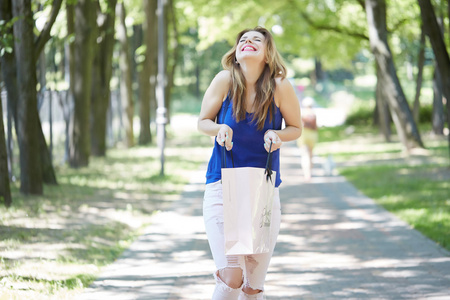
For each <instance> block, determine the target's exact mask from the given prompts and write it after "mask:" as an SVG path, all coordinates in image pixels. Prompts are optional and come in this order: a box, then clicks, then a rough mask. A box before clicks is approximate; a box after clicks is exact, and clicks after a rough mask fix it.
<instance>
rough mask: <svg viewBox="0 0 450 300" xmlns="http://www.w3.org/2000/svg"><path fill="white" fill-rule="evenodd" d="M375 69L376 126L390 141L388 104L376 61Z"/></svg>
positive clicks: (386, 139) (387, 140)
mask: <svg viewBox="0 0 450 300" xmlns="http://www.w3.org/2000/svg"><path fill="white" fill-rule="evenodd" d="M375 64H376V71H377V87H376V93H375V94H376V96H375V98H376V102H377V103H376V109H377V116H378V126H379V127H380V131H381V133H382V134H383V136H384V139H385V141H386V142H391V115H390V113H389V106H388V104H387V103H386V95H385V94H384V87H383V80H382V79H381V72H380V67H379V66H378V63H376V62H375Z"/></svg>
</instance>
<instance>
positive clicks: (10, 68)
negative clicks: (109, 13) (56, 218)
mask: <svg viewBox="0 0 450 300" xmlns="http://www.w3.org/2000/svg"><path fill="white" fill-rule="evenodd" d="M60 7H61V0H55V1H53V3H52V9H51V14H50V17H49V21H48V22H46V24H45V26H44V29H43V30H42V31H41V33H40V35H39V36H38V38H37V39H36V41H35V42H34V53H35V56H34V59H37V56H38V55H39V53H40V51H41V50H42V48H43V46H44V45H45V43H46V42H47V41H48V39H49V38H50V34H49V32H50V30H51V28H52V26H53V24H54V20H55V18H56V15H57V14H58V12H59V9H60ZM0 11H1V12H0V14H1V16H0V17H1V19H2V20H5V21H6V22H7V24H9V23H13V19H12V3H11V1H10V0H5V1H2V2H1V8H0ZM7 27H9V26H7ZM11 36H12V27H11ZM2 64H3V68H2V73H3V77H4V80H5V85H6V90H7V94H8V113H9V114H10V115H12V116H13V119H14V124H15V126H16V134H17V136H18V137H19V135H20V132H19V130H18V127H17V125H18V123H19V120H18V119H17V105H18V104H17V103H18V99H19V89H18V85H17V65H16V53H15V52H14V51H12V52H9V53H8V52H6V53H5V54H4V55H3V56H2ZM29 109H31V110H34V114H36V115H37V117H36V120H37V122H38V124H37V125H36V127H37V128H38V133H37V138H38V141H39V149H38V151H36V153H39V155H40V160H41V165H42V177H43V180H44V182H45V183H49V184H56V175H55V171H54V168H53V163H52V160H51V156H50V152H49V149H48V146H47V142H46V141H45V137H44V133H43V132H42V126H41V121H40V119H39V115H38V111H37V107H36V108H33V107H30V108H29ZM19 138H20V137H19Z"/></svg>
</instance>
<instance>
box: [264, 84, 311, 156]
mask: <svg viewBox="0 0 450 300" xmlns="http://www.w3.org/2000/svg"><path fill="white" fill-rule="evenodd" d="M276 84H277V87H276V89H275V104H276V105H277V106H278V107H279V108H280V111H281V114H282V116H283V118H284V122H285V124H286V127H285V128H284V129H282V130H268V132H267V133H266V134H265V135H264V140H265V144H266V150H269V147H268V145H269V144H270V141H272V142H273V145H272V151H275V150H277V149H278V148H280V147H281V142H288V141H293V140H296V139H298V138H299V137H300V135H301V134H302V122H301V112H300V105H299V103H298V99H297V95H296V94H295V91H294V88H293V87H292V85H291V83H290V82H289V80H287V79H281V78H276Z"/></svg>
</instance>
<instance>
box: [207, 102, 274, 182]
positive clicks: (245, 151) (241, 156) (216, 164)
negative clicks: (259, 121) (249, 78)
mask: <svg viewBox="0 0 450 300" xmlns="http://www.w3.org/2000/svg"><path fill="white" fill-rule="evenodd" d="M227 106H228V108H226V107H227ZM232 106H233V102H232V101H231V100H230V99H229V97H228V96H227V98H226V99H225V101H223V103H222V107H221V108H220V111H219V113H218V115H217V116H218V117H217V123H220V124H227V125H228V126H230V128H231V129H233V160H234V167H236V168H237V167H258V168H265V167H266V162H267V151H266V149H265V148H264V133H265V132H266V131H267V130H268V129H275V130H280V129H281V123H282V116H281V112H280V109H279V108H278V107H277V106H276V105H274V107H275V114H274V117H275V122H274V123H275V128H273V122H272V121H271V120H270V116H267V118H266V122H265V123H264V128H263V129H262V130H258V128H257V126H256V122H253V121H252V118H253V114H251V113H246V118H245V120H241V121H240V122H236V120H235V119H234V117H233V108H232ZM224 112H226V114H225V115H224ZM269 112H270V110H269ZM221 150H222V146H220V145H219V144H218V143H217V141H215V142H214V148H213V152H212V155H211V159H210V160H209V163H208V170H207V172H206V183H207V184H208V183H212V182H216V181H218V180H220V179H221V178H222V173H221V153H222V152H221ZM226 162H227V167H232V163H231V155H230V152H229V151H226ZM272 170H274V171H276V180H275V186H276V187H278V186H279V185H280V184H281V176H280V149H278V150H276V151H274V152H273V153H272Z"/></svg>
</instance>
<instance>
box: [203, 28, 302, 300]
mask: <svg viewBox="0 0 450 300" xmlns="http://www.w3.org/2000/svg"><path fill="white" fill-rule="evenodd" d="M222 66H223V67H224V69H225V70H223V71H221V72H220V73H219V74H217V76H216V77H215V78H214V79H213V81H212V82H211V84H210V86H209V88H208V89H207V91H206V93H205V96H204V98H203V102H202V108H201V111H200V116H199V120H198V129H199V131H201V132H202V133H204V134H206V135H209V136H215V137H216V143H215V144H214V149H213V154H212V156H211V159H210V161H209V164H208V170H207V173H206V183H207V184H206V189H205V197H204V202H203V217H204V220H205V225H206V233H207V236H208V241H209V245H210V248H211V252H212V255H213V258H214V262H215V264H216V267H217V271H216V272H215V273H214V277H215V279H216V288H215V290H214V294H213V297H212V299H213V300H219V299H238V297H239V299H248V298H250V297H251V299H263V291H264V282H265V276H266V274H267V270H268V267H269V262H270V259H271V257H272V254H273V249H274V247H275V243H276V239H277V236H278V231H279V227H280V219H281V210H280V199H279V192H278V186H279V185H280V184H281V176H280V172H279V171H280V170H279V168H280V161H279V157H280V151H279V149H280V147H281V145H282V142H284V141H291V140H295V139H297V138H298V137H299V136H300V134H301V123H300V107H299V103H298V100H297V96H296V94H295V91H294V89H293V87H292V85H291V84H290V83H289V81H288V80H287V79H286V67H285V66H284V63H283V60H282V58H281V56H280V55H279V53H278V51H277V50H276V47H275V43H274V40H273V38H272V35H271V34H270V32H269V31H268V30H267V29H265V28H262V27H256V28H254V29H246V30H243V31H241V32H240V33H239V34H238V35H237V38H236V43H235V45H234V46H233V48H232V49H230V50H229V51H228V52H227V53H226V54H225V55H224V56H223V58H222ZM283 119H284V122H285V124H286V126H285V127H284V128H282V121H283ZM216 122H217V123H216ZM223 147H225V148H226V150H228V152H227V151H225V154H224V155H225V157H226V161H228V162H229V161H231V160H233V161H234V166H235V167H257V168H265V165H266V160H267V153H268V152H271V153H272V170H273V171H275V172H276V179H275V187H276V188H275V192H274V197H273V207H272V209H271V213H272V218H271V228H270V239H271V245H270V250H269V252H268V253H263V254H252V255H225V237H224V230H223V228H224V227H223V226H224V223H223V222H224V221H223V220H224V217H223V211H224V210H223V196H222V183H221V179H222V177H221V176H222V175H221V158H222V157H221V152H222V149H223ZM231 149H233V156H231V153H230V152H229V151H230V150H231Z"/></svg>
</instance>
